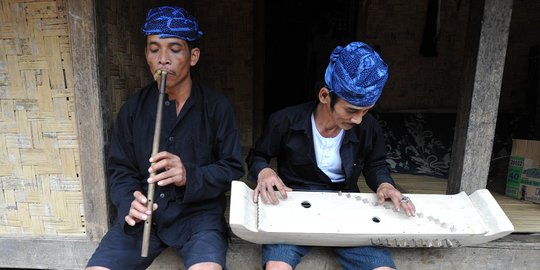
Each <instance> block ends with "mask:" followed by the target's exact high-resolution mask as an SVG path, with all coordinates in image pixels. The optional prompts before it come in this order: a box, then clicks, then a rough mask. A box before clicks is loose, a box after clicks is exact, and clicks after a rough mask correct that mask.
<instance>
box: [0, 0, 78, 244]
mask: <svg viewBox="0 0 540 270" xmlns="http://www.w3.org/2000/svg"><path fill="white" fill-rule="evenodd" d="M65 4H66V2H65V1H64V0H57V1H54V0H50V1H46V0H44V1H23V0H2V1H1V4H0V36H1V37H2V42H0V236H8V237H9V236H15V237H17V236H58V235H62V236H65V235H67V236H82V235H84V234H85V224H84V220H85V219H84V209H83V194H82V191H81V179H80V178H79V175H80V162H79V151H78V139H77V138H78V136H77V130H76V127H77V126H76V122H75V102H74V101H75V98H74V89H73V68H72V61H71V48H70V42H69V31H68V25H67V18H66V14H65V11H66V7H65Z"/></svg>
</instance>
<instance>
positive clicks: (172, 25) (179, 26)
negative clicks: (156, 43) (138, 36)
mask: <svg viewBox="0 0 540 270" xmlns="http://www.w3.org/2000/svg"><path fill="white" fill-rule="evenodd" d="M141 30H142V32H143V33H144V34H145V35H147V36H150V35H159V36H160V37H161V38H169V37H175V38H179V39H183V40H186V41H194V40H196V39H198V38H200V37H201V36H202V35H203V33H202V32H201V31H199V25H198V24H197V19H196V18H195V17H193V16H191V14H189V13H188V12H187V11H186V10H185V9H183V8H180V7H175V6H162V7H157V8H153V9H150V10H149V11H148V14H147V15H146V22H145V23H144V25H143V27H142V29H141Z"/></svg>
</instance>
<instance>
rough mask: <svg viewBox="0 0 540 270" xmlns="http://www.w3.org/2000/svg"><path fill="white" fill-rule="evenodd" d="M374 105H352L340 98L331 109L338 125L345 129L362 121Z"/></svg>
mask: <svg viewBox="0 0 540 270" xmlns="http://www.w3.org/2000/svg"><path fill="white" fill-rule="evenodd" d="M372 107H373V105H372V106H369V107H358V106H354V105H351V104H350V103H348V102H346V101H345V100H343V99H341V98H338V100H337V102H336V104H335V105H334V110H331V111H330V112H331V114H332V118H333V119H334V122H335V123H336V125H338V126H339V127H340V128H342V129H344V130H349V129H351V128H352V127H354V126H355V125H358V124H360V123H361V122H362V119H363V118H364V115H366V113H367V112H368V111H369V109H371V108H372Z"/></svg>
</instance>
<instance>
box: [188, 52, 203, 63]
mask: <svg viewBox="0 0 540 270" xmlns="http://www.w3.org/2000/svg"><path fill="white" fill-rule="evenodd" d="M200 55H201V50H199V48H193V49H191V62H190V63H189V64H190V65H191V66H192V67H193V66H195V65H196V64H197V62H199V57H200Z"/></svg>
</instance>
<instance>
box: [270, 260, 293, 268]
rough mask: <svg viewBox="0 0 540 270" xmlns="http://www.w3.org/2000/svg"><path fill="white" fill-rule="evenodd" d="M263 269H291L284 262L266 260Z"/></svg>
mask: <svg viewBox="0 0 540 270" xmlns="http://www.w3.org/2000/svg"><path fill="white" fill-rule="evenodd" d="M264 269H265V270H292V266H290V265H289V264H288V263H285V262H279V261H268V262H266V266H265V267H264Z"/></svg>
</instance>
